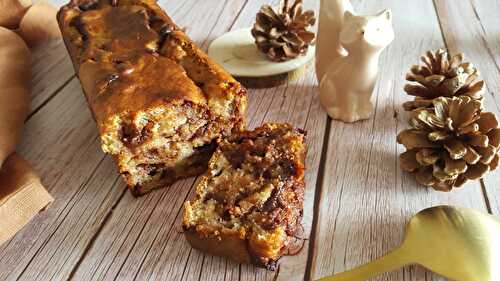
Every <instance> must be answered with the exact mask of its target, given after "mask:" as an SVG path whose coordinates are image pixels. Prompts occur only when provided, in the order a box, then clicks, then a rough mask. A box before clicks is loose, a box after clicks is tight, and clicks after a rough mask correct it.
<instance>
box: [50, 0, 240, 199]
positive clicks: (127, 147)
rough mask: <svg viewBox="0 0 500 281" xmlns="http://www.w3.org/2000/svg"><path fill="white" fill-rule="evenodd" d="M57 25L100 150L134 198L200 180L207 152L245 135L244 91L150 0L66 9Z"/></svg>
mask: <svg viewBox="0 0 500 281" xmlns="http://www.w3.org/2000/svg"><path fill="white" fill-rule="evenodd" d="M58 22H59V26H60V28H61V31H62V34H63V38H64V41H65V44H66V46H67V49H68V51H69V53H70V56H71V58H72V61H73V65H74V68H75V70H76V73H77V75H78V78H79V79H80V82H81V84H82V88H83V90H84V93H85V96H86V98H87V101H88V103H89V106H90V108H91V110H92V113H93V116H94V118H95V120H96V122H97V125H98V127H99V130H100V134H101V139H102V142H103V150H104V151H105V152H107V153H110V154H112V155H114V156H115V158H116V159H117V162H118V165H119V168H120V172H121V173H123V174H124V175H125V178H126V179H127V183H128V184H129V186H130V187H131V188H132V189H134V190H135V191H136V193H138V194H142V193H144V192H147V191H148V190H149V189H151V188H156V187H159V186H161V185H166V184H170V183H172V182H174V181H175V180H176V179H177V178H180V177H185V176H190V175H193V174H199V171H201V170H203V167H205V166H206V160H201V159H206V158H207V155H208V156H209V155H210V153H211V152H209V151H208V150H207V149H205V148H204V147H206V146H209V145H210V144H211V143H213V141H214V140H215V139H217V138H220V137H225V136H228V135H229V134H231V133H232V132H233V131H239V130H241V129H242V128H243V127H244V117H243V115H244V112H245V109H246V91H245V89H244V88H243V87H242V86H241V85H240V84H239V83H238V82H237V81H236V80H235V79H234V78H232V77H231V76H230V75H229V74H228V73H227V72H225V71H224V70H223V69H222V68H220V67H219V66H218V65H217V64H215V63H214V62H213V61H211V60H210V59H209V58H208V57H207V56H206V55H205V54H204V53H203V52H202V51H201V50H200V49H199V48H198V47H197V46H196V45H195V44H194V43H193V42H192V41H191V40H190V39H189V38H188V37H187V36H186V35H185V34H184V32H183V31H182V30H181V29H180V28H178V27H177V26H176V25H175V24H174V23H173V22H172V20H171V19H170V18H169V17H168V16H167V15H166V14H165V12H163V11H162V10H161V8H160V7H159V6H158V5H157V4H156V2H155V1H153V0H73V1H72V2H71V3H69V4H67V5H65V6H63V7H62V8H61V10H60V11H59V13H58ZM162 126H163V127H162ZM155 130H156V131H155ZM159 131H161V132H159ZM164 131H168V133H162V132H164ZM170 131H172V132H173V133H171V132H170ZM181 135H182V136H181ZM172 146H175V148H172ZM158 151H160V152H158ZM172 151H174V152H176V153H175V155H172ZM200 151H203V153H205V154H206V155H201V156H200V157H198V156H196V154H201V153H200ZM153 154H154V155H153ZM151 155H153V156H151ZM153 158H154V159H153ZM151 159H153V160H151ZM193 159H198V160H199V161H201V162H196V161H195V160H193ZM165 161H166V162H168V163H164V162H165ZM176 161H177V162H176ZM141 165H142V166H141ZM144 165H149V166H147V167H145V168H144ZM152 165H153V166H152ZM160 166H161V168H158V167H160ZM151 167H155V169H156V170H155V171H152V170H151V169H152V168H151ZM186 169H191V170H190V171H185V170H186ZM146 170H147V171H149V172H150V173H152V174H155V175H156V174H157V173H158V170H161V171H160V172H159V173H161V174H162V175H161V176H157V175H156V177H157V178H156V179H154V180H152V179H151V177H152V176H151V175H148V173H146V172H145V171H146ZM150 181H154V182H150Z"/></svg>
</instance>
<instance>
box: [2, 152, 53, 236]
mask: <svg viewBox="0 0 500 281" xmlns="http://www.w3.org/2000/svg"><path fill="white" fill-rule="evenodd" d="M53 200H54V199H53V198H52V197H51V196H50V194H49V193H48V192H47V191H46V190H45V188H44V187H43V185H42V183H41V182H40V178H39V177H38V176H37V175H36V173H35V171H34V170H33V168H32V167H31V165H30V164H29V163H28V162H27V161H26V160H24V159H23V158H22V157H21V156H19V155H18V154H17V153H13V154H11V156H9V158H7V160H6V161H5V162H4V163H3V166H2V169H1V170H0V245H1V244H2V243H4V242H5V241H7V240H8V239H9V238H10V237H12V236H13V235H14V234H16V232H18V231H19V230H20V229H21V228H23V226H24V225H26V224H27V223H28V222H29V221H30V220H31V219H32V218H33V217H34V216H35V215H36V214H38V213H39V212H40V211H41V210H43V209H44V208H45V207H46V206H47V205H48V204H49V203H50V202H52V201H53Z"/></svg>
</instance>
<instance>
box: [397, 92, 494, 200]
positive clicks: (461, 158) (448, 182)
mask: <svg viewBox="0 0 500 281" xmlns="http://www.w3.org/2000/svg"><path fill="white" fill-rule="evenodd" d="M410 115H411V119H410V125H411V127H412V128H411V129H408V130H404V131H402V132H401V133H399V135H398V137H397V141H398V143H400V144H403V145H404V146H405V147H406V149H407V151H406V152H404V153H403V154H401V156H400V162H401V168H402V169H403V170H405V171H408V172H411V173H414V174H415V175H416V179H417V181H418V182H419V183H421V184H423V185H425V186H429V187H433V188H434V189H436V190H441V191H450V190H451V189H452V188H453V187H459V186H462V185H463V184H464V183H465V182H466V181H467V180H476V179H480V178H482V177H483V175H484V174H485V173H487V172H488V171H491V170H494V169H496V168H497V166H498V162H499V156H500V129H499V128H498V121H497V118H496V116H495V114H493V113H490V112H482V104H481V102H480V101H478V100H474V99H472V98H471V97H468V96H460V97H452V98H445V97H439V98H436V99H434V101H433V107H431V108H419V109H416V110H414V111H412V112H411V113H410Z"/></svg>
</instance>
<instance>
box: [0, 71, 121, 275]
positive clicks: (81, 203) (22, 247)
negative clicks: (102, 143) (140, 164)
mask: <svg viewBox="0 0 500 281" xmlns="http://www.w3.org/2000/svg"><path fill="white" fill-rule="evenodd" d="M61 152H64V153H61ZM20 153H21V154H22V155H24V156H25V157H26V158H27V159H28V160H29V161H30V162H31V163H33V165H34V166H35V168H36V169H37V170H38V171H39V174H40V175H41V178H42V181H43V183H44V185H45V186H46V187H47V188H48V190H49V191H50V192H51V194H52V195H53V196H54V197H55V199H56V200H55V201H54V203H53V204H52V205H50V206H49V208H48V209H47V210H46V211H44V212H42V213H41V214H40V215H39V216H37V218H36V219H35V220H33V221H32V222H31V223H30V224H28V225H27V226H26V227H25V228H24V229H23V230H21V231H20V232H19V233H18V234H17V235H16V236H15V237H14V238H13V239H12V240H11V241H10V242H9V243H6V244H4V245H3V246H2V247H1V248H0V279H1V280H16V279H24V278H26V279H29V280H37V279H38V277H43V278H41V279H42V280H47V279H51V278H52V277H54V278H56V277H57V279H59V278H63V277H64V276H68V275H69V271H70V270H71V267H69V268H68V267H65V265H66V264H68V263H73V264H75V263H76V262H77V261H78V259H79V255H81V254H82V253H83V252H84V250H85V248H86V246H87V245H88V243H90V240H91V239H92V237H93V236H94V235H95V233H97V232H98V229H99V226H100V225H101V224H102V222H103V220H104V218H105V216H106V214H107V213H108V212H109V210H110V209H111V207H112V206H113V205H114V204H115V202H116V201H117V200H118V198H119V197H120V195H121V194H122V191H123V187H121V188H119V187H116V188H112V189H111V188H108V189H103V188H101V186H102V185H107V186H114V185H115V183H116V179H117V176H116V172H115V168H114V165H113V164H112V163H111V161H110V160H109V159H104V156H103V154H102V153H101V152H100V148H99V141H98V139H97V133H96V129H95V125H94V122H93V121H92V118H91V116H90V112H89V111H88V109H87V106H86V101H85V98H84V97H83V95H82V93H81V92H80V85H79V83H78V81H76V80H73V82H71V83H70V84H69V85H68V87H66V88H65V89H64V90H62V91H61V94H60V95H58V96H56V97H55V98H54V99H53V100H52V101H51V102H50V103H49V104H47V106H45V107H43V108H42V109H41V110H40V111H38V112H37V113H36V114H35V116H34V117H33V118H32V119H31V120H29V121H28V122H27V125H26V133H25V136H24V139H23V143H22V145H21V147H20ZM103 159H104V160H103ZM109 174H111V175H113V176H112V177H109V176H107V175H109Z"/></svg>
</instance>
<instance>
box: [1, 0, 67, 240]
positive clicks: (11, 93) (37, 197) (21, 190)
mask: <svg viewBox="0 0 500 281" xmlns="http://www.w3.org/2000/svg"><path fill="white" fill-rule="evenodd" d="M28 2H29V0H0V58H1V60H0V245H1V244H2V243H4V242H5V241H7V240H8V239H10V238H11V237H12V236H13V235H14V234H15V233H17V232H18V231H19V230H20V229H21V228H23V226H24V225H26V224H27V223H28V222H29V221H30V220H31V219H32V218H33V217H34V216H35V215H36V214H38V213H39V212H40V211H41V210H43V209H44V208H45V207H46V206H47V205H48V204H49V203H50V202H52V201H53V200H54V199H53V198H52V197H51V196H50V195H49V193H48V192H47V191H46V190H45V188H44V187H43V185H42V183H41V182H40V178H39V177H38V176H37V175H36V173H35V171H34V170H33V168H32V167H31V166H30V164H29V163H28V162H27V161H26V160H24V159H23V158H22V157H21V156H19V155H18V154H17V153H16V152H15V148H16V145H17V144H18V143H19V141H20V138H21V132H22V129H23V127H24V121H25V119H26V116H27V113H28V105H29V96H30V87H29V83H30V72H31V52H30V50H29V49H28V46H27V45H26V43H25V41H29V42H30V43H31V44H33V45H34V44H35V43H38V42H41V41H42V40H43V39H46V38H49V37H51V35H50V34H52V33H50V32H45V33H44V32H42V31H43V30H42V29H43V27H45V26H50V25H48V24H45V23H44V24H43V25H41V26H38V25H39V24H37V23H38V22H40V20H34V19H33V16H31V17H28V15H29V14H28V13H26V14H24V13H25V12H26V11H28V12H29V11H30V10H31V9H35V10H34V12H33V13H31V14H34V15H36V16H37V17H38V19H39V18H40V16H41V13H39V12H37V11H38V10H40V8H39V7H42V6H39V5H37V4H35V5H34V6H32V7H31V8H29V9H28V7H29V5H30V4H31V3H28ZM2 7H3V8H2ZM7 8H8V9H7ZM14 10H15V11H14ZM43 10H44V11H45V10H47V11H49V12H47V13H46V14H50V10H49V8H47V6H43ZM14 12H16V13H14ZM54 13H55V12H54ZM14 14H15V15H16V17H13V15H14ZM25 15H26V16H25ZM23 16H24V17H23ZM49 17H51V16H49ZM53 21H54V23H55V25H56V26H57V22H55V21H56V19H55V16H54V17H53ZM20 22H21V23H23V22H24V25H23V26H21V27H20V29H19V33H20V35H21V36H23V35H24V36H23V38H24V39H23V38H21V37H20V36H19V35H18V34H16V32H14V31H13V30H11V29H9V28H16V27H17V26H19V23H20ZM53 25H54V24H53ZM32 26H35V27H36V28H34V27H33V28H32ZM23 30H24V31H23ZM40 30H42V31H40ZM34 33H36V34H38V35H40V34H48V35H47V36H45V35H44V36H38V37H36V38H35V39H36V40H35V39H33V40H31V39H30V38H31V37H29V36H28V35H30V34H34ZM28 39H30V40H28Z"/></svg>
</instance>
